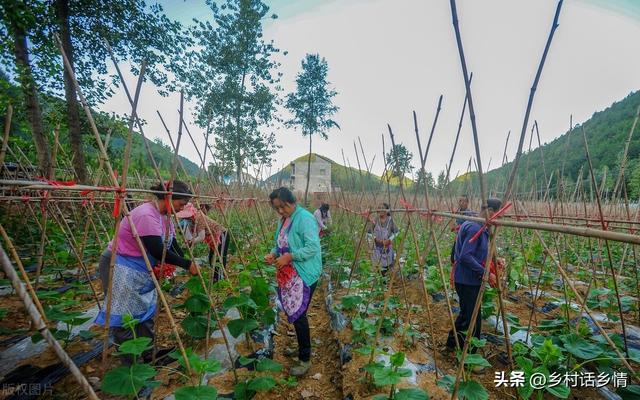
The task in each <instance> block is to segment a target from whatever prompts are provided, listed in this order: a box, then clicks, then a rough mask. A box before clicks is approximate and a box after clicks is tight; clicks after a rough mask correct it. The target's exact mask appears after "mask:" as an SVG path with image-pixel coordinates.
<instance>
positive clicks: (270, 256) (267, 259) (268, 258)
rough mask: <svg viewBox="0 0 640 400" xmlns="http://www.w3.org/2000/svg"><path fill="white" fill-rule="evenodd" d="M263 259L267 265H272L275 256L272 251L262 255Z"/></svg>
mask: <svg viewBox="0 0 640 400" xmlns="http://www.w3.org/2000/svg"><path fill="white" fill-rule="evenodd" d="M264 261H265V262H266V263H267V264H269V265H273V263H274V262H275V261H276V256H275V254H273V253H269V254H267V255H266V256H264Z"/></svg>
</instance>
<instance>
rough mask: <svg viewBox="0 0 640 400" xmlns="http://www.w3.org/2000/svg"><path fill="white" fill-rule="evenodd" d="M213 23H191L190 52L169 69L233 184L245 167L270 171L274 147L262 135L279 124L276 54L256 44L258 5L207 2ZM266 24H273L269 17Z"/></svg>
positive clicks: (242, 0)
mask: <svg viewBox="0 0 640 400" xmlns="http://www.w3.org/2000/svg"><path fill="white" fill-rule="evenodd" d="M207 4H208V5H209V7H210V8H211V10H212V12H213V20H214V23H211V22H209V21H196V24H195V26H193V27H191V28H190V30H189V32H190V35H191V36H192V37H193V41H194V42H193V43H192V48H191V50H190V51H188V52H187V53H186V55H185V57H184V58H183V59H182V60H181V61H180V62H178V63H177V65H176V66H175V68H174V69H175V72H176V75H177V76H178V77H179V78H180V80H181V81H183V82H185V83H186V85H185V88H186V94H187V97H188V98H190V99H192V98H195V99H196V101H197V109H196V122H197V124H198V125H199V126H201V127H203V128H205V127H208V126H209V125H212V126H215V127H217V128H216V129H214V130H213V132H212V135H213V136H214V138H215V139H216V140H215V149H216V158H217V162H220V163H221V165H227V164H232V165H233V166H234V168H235V173H236V178H237V181H238V182H239V183H240V182H241V181H242V171H243V170H244V169H245V167H248V166H249V165H256V164H262V165H270V163H271V157H272V155H273V153H274V152H275V150H276V148H277V145H276V143H275V134H274V133H273V132H269V131H268V130H269V129H270V128H272V127H273V125H274V123H275V122H279V117H278V114H277V110H276V105H277V104H278V103H279V98H278V95H277V92H278V91H279V90H280V87H279V86H278V83H279V76H280V75H281V74H279V73H278V74H276V73H275V69H276V68H277V67H278V66H279V65H280V64H279V63H277V62H275V61H274V60H273V59H272V56H273V54H275V53H277V52H278V51H279V50H278V49H277V48H276V47H275V46H274V44H273V42H269V43H267V42H265V41H264V40H263V39H262V20H263V19H264V18H265V17H267V13H268V11H269V7H267V6H266V5H265V4H264V3H263V2H262V1H259V0H226V1H225V2H224V3H223V4H222V5H220V6H218V5H217V4H216V3H215V2H213V1H211V0H208V1H207ZM271 18H276V16H275V15H272V16H271Z"/></svg>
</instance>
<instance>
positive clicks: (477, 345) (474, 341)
mask: <svg viewBox="0 0 640 400" xmlns="http://www.w3.org/2000/svg"><path fill="white" fill-rule="evenodd" d="M486 344H487V339H478V338H477V337H475V336H472V337H471V345H472V346H473V347H475V348H477V349H479V348H482V347H484V346H486Z"/></svg>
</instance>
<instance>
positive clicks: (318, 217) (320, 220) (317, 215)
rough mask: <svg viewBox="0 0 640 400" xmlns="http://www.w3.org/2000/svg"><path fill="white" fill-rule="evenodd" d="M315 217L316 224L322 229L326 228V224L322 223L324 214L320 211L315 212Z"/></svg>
mask: <svg viewBox="0 0 640 400" xmlns="http://www.w3.org/2000/svg"><path fill="white" fill-rule="evenodd" d="M313 216H314V217H315V218H316V222H317V223H318V226H319V227H320V229H324V228H326V226H324V222H322V213H321V212H320V210H315V211H314V212H313Z"/></svg>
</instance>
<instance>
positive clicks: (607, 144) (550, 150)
mask: <svg viewBox="0 0 640 400" xmlns="http://www.w3.org/2000/svg"><path fill="white" fill-rule="evenodd" d="M638 106H640V91H637V92H634V93H631V94H629V95H628V96H627V97H626V98H624V99H623V100H620V101H618V102H616V103H614V104H612V105H611V106H610V107H608V108H606V109H605V110H602V111H598V112H596V113H594V114H593V116H592V117H591V118H590V119H589V120H587V121H585V122H583V123H582V124H578V125H576V126H575V127H574V129H573V130H571V131H569V132H566V133H564V134H563V135H562V136H559V137H558V138H556V139H554V140H553V141H551V142H550V143H547V144H544V145H543V146H542V147H539V148H536V149H535V150H532V151H531V152H530V153H525V154H523V155H522V159H521V161H520V167H519V168H518V187H517V188H516V190H517V191H530V190H531V188H532V187H534V185H535V187H536V188H537V189H538V190H541V189H543V188H546V186H547V182H546V181H545V171H546V175H547V177H550V176H551V174H552V173H553V177H552V181H551V193H552V194H554V193H555V190H556V188H557V186H558V185H557V176H558V175H559V171H560V170H561V169H562V167H563V164H564V176H565V184H566V186H567V187H569V188H573V187H574V185H575V181H576V179H577V178H578V175H579V171H580V169H581V168H582V167H584V168H588V166H587V164H586V155H585V148H584V142H583V137H582V132H583V129H584V132H585V134H586V137H587V142H588V143H589V152H590V155H591V161H592V163H593V168H594V171H595V173H596V177H597V179H598V182H600V183H602V179H603V178H604V177H605V170H606V180H605V190H606V191H607V192H608V193H609V192H611V191H613V188H614V186H615V182H616V179H617V177H618V174H619V171H620V167H619V165H620V160H621V158H622V155H623V153H624V146H625V142H626V140H627V136H628V135H629V130H630V129H631V126H632V124H633V120H634V118H635V115H636V111H637V109H638ZM529 135H530V131H529V132H527V138H526V140H525V145H524V147H525V150H526V149H527V147H528V143H529ZM535 142H536V141H535V138H534V143H535ZM543 154H544V168H543V165H542V155H543ZM512 165H513V164H512V163H511V162H509V163H508V164H505V165H504V166H502V167H500V168H497V169H494V170H491V171H489V172H488V173H487V174H486V179H487V187H488V188H489V189H491V190H497V191H498V192H500V191H502V190H504V187H505V185H506V183H505V182H506V181H507V179H508V176H509V173H510V171H511V168H512ZM472 175H473V179H472V182H473V183H472V190H477V179H475V175H476V174H475V173H474V174H472ZM625 177H626V184H627V191H628V193H629V196H630V197H631V198H634V199H635V198H637V197H638V196H639V195H640V126H636V130H635V132H634V134H633V137H632V140H631V143H630V145H629V153H628V160H627V164H626V168H625ZM468 178H469V177H468V176H462V177H458V179H457V180H456V181H454V182H452V184H451V185H452V188H453V189H454V190H456V189H457V190H467V189H466V187H467V185H468ZM547 179H549V178H547ZM588 179H589V175H588V169H585V174H583V183H585V184H587V185H589V181H588ZM587 187H588V186H587ZM571 190H572V189H571ZM609 194H610V193H609Z"/></svg>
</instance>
